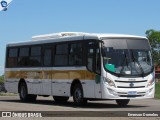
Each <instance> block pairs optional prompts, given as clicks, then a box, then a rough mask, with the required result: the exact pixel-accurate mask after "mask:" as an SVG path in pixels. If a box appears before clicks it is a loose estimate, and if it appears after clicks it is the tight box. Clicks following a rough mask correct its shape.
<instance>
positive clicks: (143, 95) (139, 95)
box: [119, 95, 144, 97]
mask: <svg viewBox="0 0 160 120" xmlns="http://www.w3.org/2000/svg"><path fill="white" fill-rule="evenodd" d="M142 96H144V95H119V97H142Z"/></svg>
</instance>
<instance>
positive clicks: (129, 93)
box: [128, 91, 137, 95]
mask: <svg viewBox="0 0 160 120" xmlns="http://www.w3.org/2000/svg"><path fill="white" fill-rule="evenodd" d="M128 95H137V91H129V92H128Z"/></svg>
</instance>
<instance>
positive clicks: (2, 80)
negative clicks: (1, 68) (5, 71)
mask: <svg viewBox="0 0 160 120" xmlns="http://www.w3.org/2000/svg"><path fill="white" fill-rule="evenodd" d="M2 82H4V75H2V76H0V83H2Z"/></svg>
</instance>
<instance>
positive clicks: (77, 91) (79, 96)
mask: <svg viewBox="0 0 160 120" xmlns="http://www.w3.org/2000/svg"><path fill="white" fill-rule="evenodd" d="M74 94H75V99H76V101H80V99H81V98H82V93H81V90H80V89H79V88H77V89H76V90H75V93H74Z"/></svg>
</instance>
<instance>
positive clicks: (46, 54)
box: [43, 49, 52, 66]
mask: <svg viewBox="0 0 160 120" xmlns="http://www.w3.org/2000/svg"><path fill="white" fill-rule="evenodd" d="M51 58H52V49H45V50H44V61H43V62H44V63H43V65H44V66H51V63H52V62H51V60H52V59H51Z"/></svg>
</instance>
